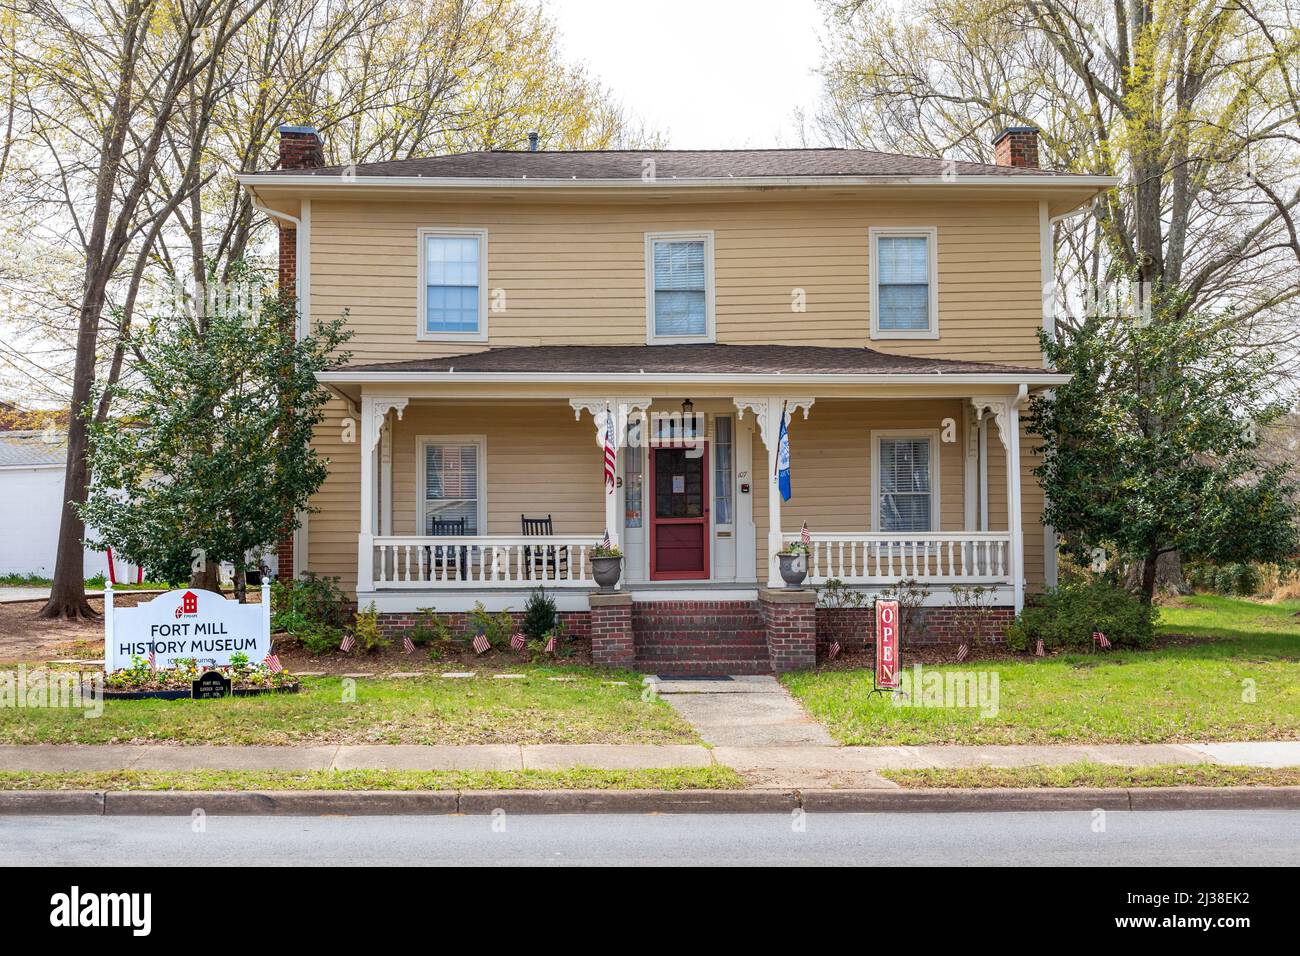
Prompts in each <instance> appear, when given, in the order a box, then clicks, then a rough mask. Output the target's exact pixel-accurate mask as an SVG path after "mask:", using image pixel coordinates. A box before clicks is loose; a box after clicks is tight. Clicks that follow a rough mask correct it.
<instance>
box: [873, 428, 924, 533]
mask: <svg viewBox="0 0 1300 956" xmlns="http://www.w3.org/2000/svg"><path fill="white" fill-rule="evenodd" d="M879 467H880V530H881V531H897V532H907V531H933V530H934V529H933V528H932V527H931V514H932V510H931V506H932V504H933V502H932V500H931V495H932V494H933V491H932V488H931V477H932V476H931V475H930V439H928V438H882V439H880V462H879Z"/></svg>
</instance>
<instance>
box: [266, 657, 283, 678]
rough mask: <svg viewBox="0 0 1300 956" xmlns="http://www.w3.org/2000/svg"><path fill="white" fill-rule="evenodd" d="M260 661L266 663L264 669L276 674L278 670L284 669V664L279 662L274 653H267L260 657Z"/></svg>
mask: <svg viewBox="0 0 1300 956" xmlns="http://www.w3.org/2000/svg"><path fill="white" fill-rule="evenodd" d="M262 663H263V664H265V665H266V669H267V670H269V671H270V672H271V673H272V674H278V673H280V671H282V670H284V665H282V664H281V663H280V658H279V656H277V655H275V654H267V655H266V656H265V657H264V658H262Z"/></svg>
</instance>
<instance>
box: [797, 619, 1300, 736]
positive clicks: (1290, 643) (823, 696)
mask: <svg viewBox="0 0 1300 956" xmlns="http://www.w3.org/2000/svg"><path fill="white" fill-rule="evenodd" d="M1297 611H1300V602H1287V603H1283V604H1277V605H1267V604H1257V603H1254V602H1251V601H1246V600H1240V599H1233V598H1224V597H1215V596H1196V597H1193V598H1189V599H1187V600H1185V601H1182V602H1180V606H1178V607H1167V608H1164V609H1163V610H1162V613H1161V623H1160V630H1161V632H1162V633H1164V634H1166V635H1170V634H1189V635H1196V636H1197V637H1201V638H1207V639H1206V640H1198V641H1194V642H1189V643H1185V644H1178V645H1172V646H1166V647H1163V648H1161V649H1160V650H1155V651H1112V652H1103V653H1098V654H1069V655H1063V656H1059V657H1051V658H1046V659H1037V658H1030V657H1026V658H1007V659H1003V660H991V661H983V662H978V663H976V664H975V665H974V666H963V665H945V666H942V667H940V666H936V667H934V668H933V670H936V671H940V672H944V673H947V672H953V671H979V670H985V671H990V672H996V673H997V675H998V690H999V700H998V713H997V715H996V716H993V717H984V716H981V715H980V712H979V711H977V710H973V709H954V708H942V707H931V708H924V707H897V706H895V705H894V704H893V703H892V702H891V699H890V698H888V697H884V696H881V695H876V696H874V697H871V698H868V696H867V693H868V691H870V690H871V687H872V673H871V672H870V671H865V670H849V671H812V672H807V673H801V674H791V675H787V676H785V677H783V678H782V680H783V682H784V683H785V685H786V687H788V688H789V689H790V691H791V692H792V693H794V694H795V695H796V696H797V697H798V698H799V699H800V700H801V701H802V702H803V704H804V706H805V707H807V709H808V711H809V713H810V714H812V716H814V717H816V718H817V719H818V720H821V721H823V722H824V723H825V724H826V725H827V727H828V728H829V729H830V731H831V733H832V734H833V735H834V736H835V738H836V739H837V740H839V741H841V742H843V743H846V744H864V745H870V744H934V743H960V744H1019V743H1035V744H1041V743H1150V742H1160V741H1196V740H1294V739H1300V617H1296V616H1295V615H1296V612H1297ZM903 665H904V667H905V668H907V667H908V666H909V665H908V662H907V659H906V651H904V659H903ZM925 670H931V668H928V667H927V668H925ZM1251 681H1253V691H1254V698H1255V699H1254V701H1253V702H1250V701H1248V700H1245V699H1243V697H1244V696H1245V695H1246V692H1247V691H1248V690H1249V689H1250V688H1251V686H1252V685H1251V684H1249V683H1248V682H1251Z"/></svg>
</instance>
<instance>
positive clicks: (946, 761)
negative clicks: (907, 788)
mask: <svg viewBox="0 0 1300 956" xmlns="http://www.w3.org/2000/svg"><path fill="white" fill-rule="evenodd" d="M1084 761H1086V762H1090V763H1102V764H1111V765H1114V766H1125V767H1155V766H1167V765H1171V764H1224V765H1235V766H1251V767H1290V766H1300V741H1277V742H1274V741H1259V742H1238V743H1211V744H1095V745H1086V744H1071V745H1058V746H1032V745H1015V746H1004V747H963V746H948V745H936V746H923V747H834V746H829V747H828V746H815V745H809V746H778V747H714V748H709V747H704V746H700V745H695V744H680V745H678V744H529V745H523V746H519V745H515V744H479V745H469V746H419V745H357V746H354V745H339V744H330V745H325V746H309V747H292V746H291V747H220V746H162V745H138V744H96V745H91V744H31V745H16V744H10V745H3V746H0V771H4V770H17V771H49V772H57V771H76V770H91V771H93V770H360V769H366V770H563V769H568V768H571V767H590V768H594V769H604V770H637V769H654V768H665V767H707V766H710V765H713V764H716V765H720V766H725V767H731V768H733V769H735V770H738V771H741V772H763V771H771V772H774V773H786V774H796V775H798V774H810V773H829V774H863V775H867V774H874V773H875V772H876V771H879V770H907V769H924V768H935V767H1027V766H1033V765H1038V764H1046V765H1060V764H1068V763H1079V762H1084ZM882 782H883V781H882Z"/></svg>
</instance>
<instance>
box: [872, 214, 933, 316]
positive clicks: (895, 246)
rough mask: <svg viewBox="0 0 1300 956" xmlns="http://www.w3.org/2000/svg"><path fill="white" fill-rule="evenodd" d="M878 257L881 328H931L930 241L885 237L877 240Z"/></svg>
mask: <svg viewBox="0 0 1300 956" xmlns="http://www.w3.org/2000/svg"><path fill="white" fill-rule="evenodd" d="M876 259H877V263H876V269H877V270H878V274H879V277H878V280H877V294H878V295H879V297H880V302H879V304H878V309H877V310H878V313H879V316H878V319H879V326H880V328H881V330H882V331H918V330H919V331H925V330H926V329H928V328H930V240H929V239H927V238H926V237H924V236H881V237H879V238H878V239H877V240H876Z"/></svg>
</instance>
